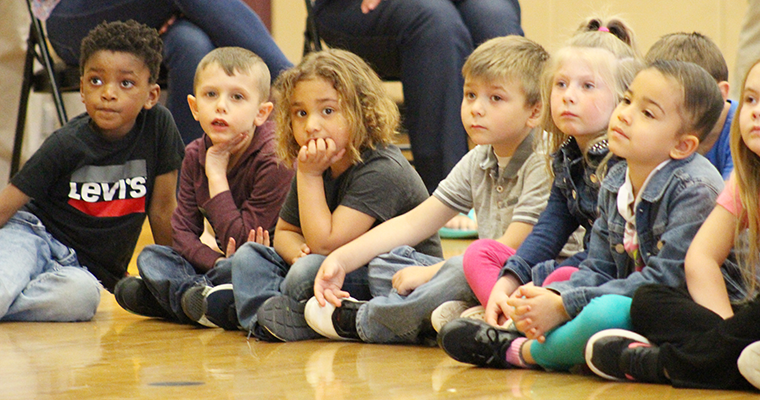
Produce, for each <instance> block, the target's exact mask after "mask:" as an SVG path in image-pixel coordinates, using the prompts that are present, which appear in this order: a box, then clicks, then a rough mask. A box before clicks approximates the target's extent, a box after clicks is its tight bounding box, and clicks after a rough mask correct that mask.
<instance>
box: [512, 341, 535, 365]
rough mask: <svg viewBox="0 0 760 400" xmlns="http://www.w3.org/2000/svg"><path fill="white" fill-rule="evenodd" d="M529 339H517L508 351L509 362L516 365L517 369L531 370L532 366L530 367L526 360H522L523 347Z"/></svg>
mask: <svg viewBox="0 0 760 400" xmlns="http://www.w3.org/2000/svg"><path fill="white" fill-rule="evenodd" d="M527 341H528V339H527V338H524V337H520V338H517V339H515V340H513V341H512V343H510V345H509V348H508V349H507V362H508V363H510V364H512V365H514V366H515V367H520V368H530V365H528V364H527V363H526V362H525V360H523V358H522V354H521V351H522V346H523V344H525V342H527Z"/></svg>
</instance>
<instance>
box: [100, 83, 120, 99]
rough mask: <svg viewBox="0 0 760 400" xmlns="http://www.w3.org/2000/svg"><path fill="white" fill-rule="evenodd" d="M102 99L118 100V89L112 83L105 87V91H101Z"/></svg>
mask: <svg viewBox="0 0 760 400" xmlns="http://www.w3.org/2000/svg"><path fill="white" fill-rule="evenodd" d="M100 97H102V98H103V99H104V100H113V99H115V98H116V89H115V88H114V86H113V85H112V84H110V83H106V84H105V85H103V90H101V91H100Z"/></svg>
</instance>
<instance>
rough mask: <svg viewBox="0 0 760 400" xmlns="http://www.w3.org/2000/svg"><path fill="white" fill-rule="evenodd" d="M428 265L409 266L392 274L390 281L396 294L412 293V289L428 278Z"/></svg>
mask: <svg viewBox="0 0 760 400" xmlns="http://www.w3.org/2000/svg"><path fill="white" fill-rule="evenodd" d="M430 270H431V268H429V267H421V266H417V265H415V266H411V267H406V268H404V269H402V270H401V271H398V272H396V273H395V274H393V279H392V280H391V283H392V284H393V288H394V289H396V291H397V292H398V294H400V295H402V296H406V295H408V294H409V293H412V291H414V289H417V288H418V287H419V286H420V285H422V284H423V283H425V282H427V281H429V280H430V278H431V276H430Z"/></svg>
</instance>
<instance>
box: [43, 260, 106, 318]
mask: <svg viewBox="0 0 760 400" xmlns="http://www.w3.org/2000/svg"><path fill="white" fill-rule="evenodd" d="M51 274H53V275H54V279H55V286H56V291H57V292H58V299H57V300H56V303H57V304H60V305H61V308H60V310H59V311H58V313H57V314H58V315H59V317H60V319H61V320H62V321H89V320H90V319H92V317H93V316H94V315H95V312H96V311H97V309H98V306H99V305H100V291H101V288H102V286H101V285H100V283H99V282H98V281H97V279H95V277H94V276H92V274H90V273H89V272H87V271H86V270H84V269H81V268H76V267H64V268H61V269H60V270H57V271H54V272H51Z"/></svg>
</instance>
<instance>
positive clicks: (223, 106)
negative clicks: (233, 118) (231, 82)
mask: <svg viewBox="0 0 760 400" xmlns="http://www.w3.org/2000/svg"><path fill="white" fill-rule="evenodd" d="M216 111H217V112H221V113H224V112H227V101H226V100H225V98H224V96H219V99H217V101H216Z"/></svg>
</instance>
